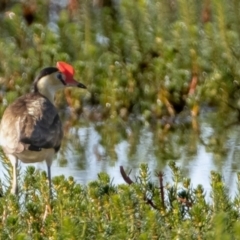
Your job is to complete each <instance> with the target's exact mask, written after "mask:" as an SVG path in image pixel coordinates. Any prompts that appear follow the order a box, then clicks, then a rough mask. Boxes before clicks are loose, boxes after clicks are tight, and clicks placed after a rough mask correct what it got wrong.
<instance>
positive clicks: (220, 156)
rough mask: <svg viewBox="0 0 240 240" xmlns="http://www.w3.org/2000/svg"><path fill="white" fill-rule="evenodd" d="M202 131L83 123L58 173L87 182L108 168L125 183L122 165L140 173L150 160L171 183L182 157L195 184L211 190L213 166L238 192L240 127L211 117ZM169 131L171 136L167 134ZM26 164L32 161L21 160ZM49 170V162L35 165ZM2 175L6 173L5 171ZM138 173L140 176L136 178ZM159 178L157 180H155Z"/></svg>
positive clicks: (68, 141)
mask: <svg viewBox="0 0 240 240" xmlns="http://www.w3.org/2000/svg"><path fill="white" fill-rule="evenodd" d="M199 125H200V126H201V127H200V133H197V132H196V131H194V130H192V128H191V127H189V126H186V125H183V126H178V127H176V128H175V129H174V130H172V131H170V132H168V133H167V134H166V133H164V129H163V128H162V127H160V126H157V125H155V126H154V127H151V126H146V125H144V124H142V123H139V124H137V123H136V122H133V123H132V124H129V125H126V123H122V122H113V121H106V122H102V123H91V124H88V125H85V126H82V127H70V128H69V129H68V130H67V132H66V134H65V141H64V143H63V146H62V149H61V151H60V153H59V155H58V157H57V160H55V161H54V162H53V166H52V175H53V176H56V175H60V174H64V175H65V176H74V178H75V180H76V181H77V182H79V183H82V184H87V183H88V182H89V181H92V180H95V179H97V174H98V173H99V172H101V171H105V172H107V173H108V174H109V175H110V176H111V178H112V179H113V182H114V183H115V184H119V183H124V181H123V179H122V177H121V175H120V171H119V166H121V165H122V166H124V168H125V169H126V172H129V171H130V169H131V170H132V173H131V174H132V176H134V175H136V171H137V170H138V166H139V164H140V163H142V162H147V163H148V164H149V168H150V170H151V172H152V175H153V179H155V178H154V172H155V170H160V169H161V170H163V171H164V172H165V182H166V181H170V180H171V174H170V170H169V168H168V167H167V163H168V161H170V160H174V161H176V162H177V164H178V166H180V167H181V168H182V170H183V174H184V175H185V176H186V177H190V178H191V179H192V184H193V186H197V185H198V184H202V185H203V186H204V188H205V190H206V191H209V190H210V183H209V179H210V171H211V170H217V171H219V172H220V173H221V174H223V176H224V179H225V181H226V183H227V185H228V186H229V188H230V194H231V195H233V194H234V191H235V190H234V189H235V182H236V174H235V172H237V171H239V170H240V164H239V163H238V162H239V155H240V151H239V145H240V136H239V134H238V132H239V131H240V129H239V128H240V127H239V126H237V125H235V126H232V127H230V128H223V127H222V128H220V127H219V126H218V125H217V124H215V125H214V127H213V125H212V122H211V119H210V121H207V119H206V118H204V120H201V119H200V124H199ZM164 134H165V135H164ZM21 166H22V168H23V169H25V168H26V166H27V165H25V164H21ZM34 166H36V167H37V168H39V169H43V170H46V166H45V163H36V164H34ZM1 174H2V172H1ZM133 178H134V177H133ZM155 180H156V181H157V179H155Z"/></svg>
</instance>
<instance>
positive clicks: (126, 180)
mask: <svg viewBox="0 0 240 240" xmlns="http://www.w3.org/2000/svg"><path fill="white" fill-rule="evenodd" d="M120 173H121V175H122V177H123V179H124V181H125V182H126V183H127V184H129V185H130V184H132V183H133V181H132V179H131V178H130V177H129V176H128V175H127V174H126V172H125V170H124V168H123V166H120Z"/></svg>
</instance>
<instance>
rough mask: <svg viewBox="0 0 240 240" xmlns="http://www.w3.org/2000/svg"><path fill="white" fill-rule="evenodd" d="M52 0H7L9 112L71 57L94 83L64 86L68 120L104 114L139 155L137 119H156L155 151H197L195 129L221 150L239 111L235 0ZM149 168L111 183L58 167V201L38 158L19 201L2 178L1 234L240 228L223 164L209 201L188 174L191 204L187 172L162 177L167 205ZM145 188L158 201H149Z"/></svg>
mask: <svg viewBox="0 0 240 240" xmlns="http://www.w3.org/2000/svg"><path fill="white" fill-rule="evenodd" d="M55 2H56V1H46V2H44V1H38V0H32V1H21V2H20V1H10V0H5V1H1V3H0V29H1V31H0V59H1V60H0V101H1V106H0V114H2V113H3V111H4V109H5V108H6V106H7V105H8V104H9V103H11V102H12V101H13V100H14V99H15V98H16V97H17V96H19V95H22V94H24V93H26V92H27V91H29V89H30V86H31V83H32V81H33V79H34V77H35V76H36V74H37V72H38V71H39V70H40V69H41V68H43V67H46V66H54V65H55V64H56V61H59V60H62V61H67V62H69V63H71V64H72V65H73V66H74V67H75V69H76V78H78V79H79V80H80V81H81V82H83V83H84V84H85V85H87V86H88V93H87V94H85V93H83V92H80V91H79V90H69V89H68V90H66V91H65V92H64V93H59V95H58V97H57V99H56V103H57V105H58V107H59V108H62V109H63V110H64V109H65V106H66V103H65V101H67V104H68V105H69V106H70V108H71V116H70V121H69V122H68V125H67V126H66V129H65V130H66V132H67V130H68V129H69V126H78V124H79V123H81V124H82V123H83V122H84V121H85V120H86V119H87V120H90V121H94V122H95V121H97V122H100V121H101V122H102V121H103V120H104V124H102V125H98V126H97V127H96V129H97V131H98V132H99V134H100V135H101V136H105V137H104V138H102V144H103V145H104V146H105V147H106V152H107V155H108V156H110V158H111V159H115V158H116V156H115V151H114V146H115V144H116V143H118V142H119V139H121V138H128V139H130V142H131V146H130V154H131V152H133V151H134V146H136V142H137V141H138V139H137V137H136V136H137V132H138V131H139V127H136V125H137V124H140V126H142V125H143V124H145V125H150V126H151V128H152V131H153V132H154V136H153V138H154V139H156V142H157V143H158V144H159V148H158V149H156V156H157V157H158V158H161V159H174V158H175V157H176V155H177V154H178V152H177V150H176V141H177V142H178V143H179V144H181V143H182V142H188V143H189V146H190V147H189V149H188V152H189V154H192V153H193V152H196V151H197V150H196V145H194V143H195V141H196V139H197V140H198V141H199V142H201V143H202V144H204V145H206V146H207V147H208V149H209V150H210V151H212V152H218V153H219V151H220V153H221V155H224V153H225V150H226V149H225V140H226V138H227V136H226V135H225V133H223V130H222V129H223V127H225V129H227V128H226V127H229V126H231V124H232V123H234V122H235V121H238V120H239V119H240V101H239V99H240V87H239V86H240V80H239V76H240V68H239V66H238V65H239V58H240V46H239V44H240V41H239V40H240V27H239V26H240V16H239V15H240V3H239V1H238V0H229V1H223V0H204V1H195V0H188V1H186V0H178V1H177V0H170V1H160V0H158V1H157V0H153V1H144V0H139V1H128V0H121V1H119V2H118V1H110V0H109V1H107V0H93V1H87V0H78V1H77V0H70V1H68V2H66V4H64V3H62V4H60V3H55ZM63 95H65V97H63ZM65 99H66V100H65ZM207 111H213V112H214V118H213V119H212V121H211V125H212V127H213V129H214V134H212V136H211V137H210V138H209V139H208V141H206V142H203V141H202V139H201V128H200V127H199V126H198V118H196V116H198V115H199V113H202V114H204V113H205V112H207ZM62 115H63V116H62V117H63V118H64V115H65V112H64V111H63V114H62ZM181 116H182V118H180V120H178V119H179V117H181ZM222 116H228V117H227V118H226V117H222ZM189 117H191V118H190V121H189ZM68 119H69V116H68ZM216 119H217V121H216ZM177 120H178V121H177ZM136 122H137V123H136ZM179 122H180V125H181V126H182V125H184V126H185V127H187V128H189V127H190V128H191V130H186V129H184V130H183V131H184V133H185V135H184V137H179V138H177V139H176V137H173V136H172V134H171V132H169V130H171V129H173V130H174V131H180V132H181V130H179ZM127 127H129V128H130V129H131V135H130V136H129V135H128V134H127V131H126V128H127ZM113 129H114V130H115V133H114V134H113ZM123 129H124V131H123ZM186 131H191V132H190V134H187V135H186ZM188 133H189V132H188ZM199 136H200V137H199ZM66 137H68V135H67V134H66ZM146 161H147V159H146ZM144 169H145V170H144ZM146 169H147V167H146V166H145V168H143V167H142V168H141V171H140V173H139V174H140V177H139V178H138V183H137V184H131V185H130V186H127V185H120V186H113V185H112V184H111V181H110V180H109V178H108V176H106V175H104V174H100V175H99V180H98V181H97V182H93V183H90V184H89V185H88V186H86V187H84V186H80V185H77V184H75V183H74V180H73V179H64V178H63V177H58V178H55V179H54V181H55V185H54V191H55V198H54V201H53V203H52V207H51V208H50V207H48V206H49V203H48V198H47V197H46V193H47V190H46V187H45V175H44V173H37V172H36V171H35V170H34V169H32V168H29V169H28V172H26V174H25V177H23V185H24V188H23V191H22V196H21V198H20V201H18V200H17V199H16V198H14V197H13V196H10V195H8V188H7V187H5V188H4V187H3V195H4V197H2V198H1V199H0V200H1V202H2V204H1V205H0V208H1V209H0V215H1V225H0V228H1V230H2V233H1V234H2V238H3V239H7V237H8V238H9V239H16V238H19V239H39V238H43V239H51V238H52V239H74V238H76V239H79V236H81V238H82V239H84V238H86V239H96V238H97V239H104V238H106V237H107V238H109V239H161V238H163V239H164V238H166V239H174V238H176V239H191V238H193V239H196V238H197V239H214V238H215V239H230V238H233V237H235V238H236V239H237V236H238V232H239V226H238V225H239V222H238V220H239V214H238V208H239V206H238V205H239V204H238V202H239V199H238V198H239V197H238V195H236V198H235V199H234V200H230V199H228V196H227V194H226V192H225V190H224V189H225V186H224V184H223V182H222V179H221V176H220V175H218V174H217V173H213V174H212V176H211V177H212V202H211V204H210V203H207V202H206V200H205V198H204V193H203V192H204V191H203V189H202V187H200V186H199V187H198V188H197V189H191V187H190V183H189V185H187V187H186V186H185V191H186V192H185V193H186V194H187V197H186V199H187V198H189V199H190V200H191V201H190V202H191V205H189V206H188V207H183V206H182V203H181V201H182V200H181V197H180V200H179V196H178V193H179V188H178V184H179V182H181V183H182V184H183V183H184V181H185V180H184V181H183V180H181V181H180V180H179V179H178V178H177V179H174V183H173V184H172V185H166V186H165V189H164V191H165V192H166V194H165V197H166V199H165V200H164V201H167V202H166V205H163V201H162V202H161V197H159V191H158V189H157V188H156V187H154V186H153V185H152V184H150V183H149V179H147V176H148V174H147V173H146V172H145V175H141V174H142V173H141V172H144V171H147V170H146ZM174 171H175V170H174ZM174 171H173V173H174V174H173V175H174V176H175V174H176V173H175V172H174ZM144 176H145V177H144ZM189 181H190V180H189ZM35 183H36V185H35ZM183 185H184V184H183ZM35 189H36V190H35ZM146 194H147V195H149V196H150V197H151V199H153V202H154V204H155V205H156V206H157V209H154V208H153V207H152V206H149V204H146V199H144V197H145V196H146ZM188 194H189V195H188ZM184 196H185V195H184ZM21 199H22V200H21ZM177 199H178V201H176V200H177ZM183 199H185V197H183ZM23 203H24V204H23ZM185 206H186V205H185Z"/></svg>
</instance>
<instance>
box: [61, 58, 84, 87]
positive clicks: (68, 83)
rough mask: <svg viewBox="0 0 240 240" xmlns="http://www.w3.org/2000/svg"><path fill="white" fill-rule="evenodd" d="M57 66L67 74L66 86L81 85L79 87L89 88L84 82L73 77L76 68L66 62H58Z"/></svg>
mask: <svg viewBox="0 0 240 240" xmlns="http://www.w3.org/2000/svg"><path fill="white" fill-rule="evenodd" d="M57 68H58V69H59V71H60V72H62V73H63V74H64V75H65V76H66V80H65V83H66V86H73V87H79V88H87V87H86V86H85V85H84V84H82V83H80V82H78V81H76V80H75V79H74V78H73V75H74V68H73V67H72V66H71V65H69V64H68V63H65V62H57Z"/></svg>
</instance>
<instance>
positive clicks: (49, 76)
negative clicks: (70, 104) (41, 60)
mask: <svg viewBox="0 0 240 240" xmlns="http://www.w3.org/2000/svg"><path fill="white" fill-rule="evenodd" d="M65 87H79V88H86V86H85V85H84V84H82V83H80V82H77V81H76V80H75V79H74V68H73V67H72V66H71V65H69V64H67V63H65V62H57V67H47V68H44V69H42V70H41V71H40V73H39V74H38V76H37V77H36V79H35V81H34V92H39V93H41V94H42V95H44V96H45V97H47V98H48V99H49V100H50V101H51V102H53V99H54V95H55V93H56V91H58V90H60V89H63V88H65Z"/></svg>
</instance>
